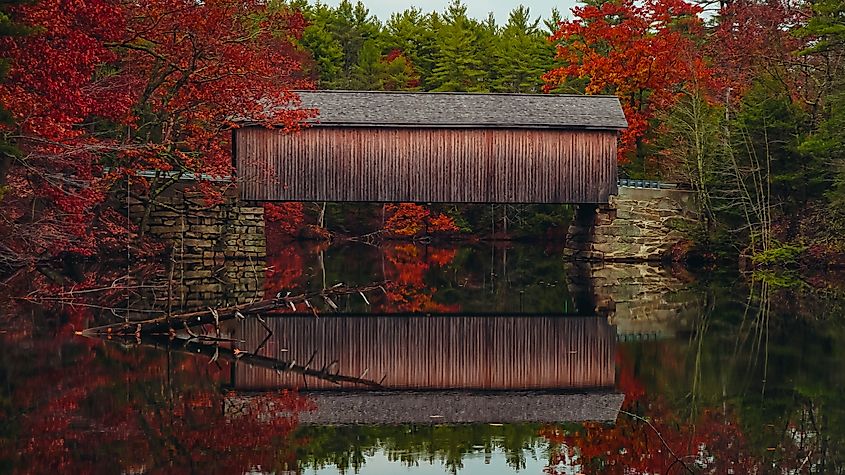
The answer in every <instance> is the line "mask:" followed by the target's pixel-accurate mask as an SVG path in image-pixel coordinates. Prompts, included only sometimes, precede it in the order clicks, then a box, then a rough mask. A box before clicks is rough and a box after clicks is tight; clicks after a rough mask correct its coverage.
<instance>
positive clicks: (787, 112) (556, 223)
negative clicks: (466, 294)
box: [0, 0, 845, 267]
mask: <svg viewBox="0 0 845 475" xmlns="http://www.w3.org/2000/svg"><path fill="white" fill-rule="evenodd" d="M0 9H2V10H0V12H1V13H0V55H2V58H3V59H2V68H0V75H1V76H2V83H0V100H2V106H3V111H2V121H3V125H2V129H0V130H2V144H0V147H1V148H0V153H2V163H0V186H2V190H3V196H2V201H3V206H2V208H0V213H2V217H3V219H2V221H1V222H0V234H1V235H2V236H0V256H2V260H3V262H2V264H3V265H4V266H5V267H16V266H20V265H26V264H31V263H33V262H37V261H48V260H50V259H53V258H54V257H56V256H61V255H67V254H68V253H70V254H75V255H96V254H98V253H101V252H109V250H117V249H125V247H124V246H125V245H126V244H127V242H129V243H133V246H134V247H133V249H134V250H135V252H137V253H143V252H144V251H145V249H146V247H145V246H137V245H135V243H137V242H138V238H139V231H138V230H137V229H135V228H134V227H133V225H132V224H131V223H128V222H127V221H126V219H125V217H124V216H123V215H122V214H121V211H120V210H121V205H120V203H121V200H125V197H126V196H127V194H128V195H134V196H136V197H138V198H140V199H144V200H147V201H152V200H154V199H155V197H156V196H157V195H158V194H159V193H161V192H162V191H164V190H165V189H167V188H168V187H169V186H170V185H172V184H173V182H174V181H175V180H176V178H177V177H178V176H180V175H184V174H186V173H192V174H206V175H213V176H217V175H225V174H228V173H229V172H230V164H229V160H228V146H229V144H228V134H227V133H226V127H228V125H229V124H228V123H227V118H228V117H229V116H230V114H231V111H233V110H237V111H243V112H245V113H246V112H250V113H254V114H260V113H262V112H264V111H259V110H258V107H257V101H258V99H261V98H265V99H266V98H270V99H273V100H276V101H280V102H285V101H295V96H294V95H292V94H290V92H289V91H291V90H295V89H300V88H323V89H372V90H407V91H471V92H505V93H508V92H509V93H537V94H541V93H572V94H615V95H617V96H618V97H619V98H620V99H621V101H622V104H623V107H624V109H625V112H626V116H627V118H628V121H629V123H630V128H629V129H628V130H627V131H626V132H625V133H624V134H623V135H622V137H621V148H620V155H619V163H620V167H621V170H622V174H623V176H629V177H632V178H653V179H660V180H664V181H672V182H680V183H684V184H686V185H689V186H690V187H692V188H693V189H694V190H696V191H697V192H698V193H699V195H700V198H701V200H700V201H701V208H702V213H703V216H704V217H705V219H704V220H703V222H702V225H701V226H700V227H697V228H695V229H688V230H686V231H687V232H688V233H689V234H690V237H691V239H692V240H693V241H694V242H695V245H696V246H697V247H698V249H699V250H700V251H701V252H703V253H705V254H708V255H713V256H715V255H729V254H734V255H735V254H737V253H743V254H745V255H747V256H749V257H751V258H753V259H754V262H756V263H757V264H759V265H769V264H781V263H786V264H790V263H797V262H803V263H813V264H817V265H822V264H823V265H827V264H831V263H833V264H836V263H838V264H845V258H843V254H845V243H844V242H843V241H845V240H843V239H842V236H843V235H845V211H843V205H845V150H843V147H844V146H843V142H845V136H843V135H845V92H843V91H845V84H843V82H845V3H844V2H843V1H841V0H816V1H789V2H786V1H779V0H769V1H761V0H742V1H736V0H735V1H730V2H728V1H724V2H721V3H715V2H702V3H696V2H686V1H683V0H648V1H645V2H636V3H635V2H633V1H630V0H605V1H601V0H588V1H587V2H586V3H583V4H581V5H580V6H578V7H576V8H575V9H574V10H573V11H572V12H559V11H552V12H532V11H530V10H529V9H528V8H527V7H524V6H517V7H516V8H515V9H514V10H513V12H512V13H511V14H510V17H509V19H508V21H507V23H506V24H504V25H500V24H497V23H496V22H495V21H494V19H493V17H492V16H490V17H488V18H485V19H474V18H469V17H468V16H467V13H466V7H465V6H464V5H463V4H462V3H461V2H460V1H458V0H456V1H454V2H452V3H451V4H450V5H449V6H448V7H447V8H446V9H445V11H442V12H426V11H422V10H419V9H409V10H406V11H404V12H401V13H396V14H394V15H392V16H391V17H390V18H386V19H377V18H375V17H374V16H372V15H371V14H370V13H369V11H368V10H367V8H366V5H365V4H363V3H360V2H359V3H355V4H352V3H350V2H348V1H343V2H341V3H340V4H339V5H338V6H337V7H331V6H327V5H322V4H312V3H309V2H306V1H302V0H295V1H291V2H284V1H271V2H269V3H265V2H262V1H257V0H248V1H234V0H211V1H206V2H201V3H194V2H191V1H184V0H154V1H145V2H139V3H132V2H125V1H122V0H79V1H74V2H69V1H66V0H39V1H35V2H22V1H19V0H11V1H7V2H4V3H3V4H2V5H0ZM541 15H542V16H541ZM292 103H293V104H295V102H292ZM562 113H563V112H562ZM306 116H307V114H306V113H304V112H301V111H291V110H280V111H275V112H273V113H272V114H271V115H266V116H264V121H265V122H266V124H267V125H271V124H273V125H282V126H283V127H284V128H285V129H286V130H287V131H295V130H296V129H297V128H298V127H299V123H300V121H301V120H302V119H303V118H305V117H306ZM140 170H155V171H157V172H156V173H153V174H151V175H150V176H138V174H137V172H138V171H140ZM199 186H200V187H201V188H203V189H204V190H205V191H206V192H207V193H208V196H209V199H210V200H212V201H213V200H214V199H215V196H216V195H217V193H218V192H219V191H220V190H219V189H215V187H214V186H212V184H211V183H210V182H209V183H201V184H200V185H199ZM570 212H571V210H570V209H569V208H568V207H565V206H557V207H553V206H546V207H525V206H493V207H491V206H474V207H467V206H462V207H457V206H441V207H436V208H430V207H425V206H417V205H400V206H381V205H378V206H375V205H374V206H360V207H356V208H354V209H353V208H351V207H349V206H339V205H329V206H325V205H324V204H320V203H315V204H288V205H283V206H270V207H268V217H269V218H270V219H271V220H272V221H274V222H276V223H278V226H279V227H280V229H281V231H282V232H284V233H287V234H289V235H291V236H295V235H298V234H300V233H301V232H302V231H301V230H302V229H303V227H304V226H305V225H312V228H313V225H322V226H323V227H325V228H328V229H329V230H330V231H331V232H333V233H335V234H345V235H359V234H366V233H369V232H373V231H376V230H378V229H379V228H384V229H385V230H386V231H387V234H388V235H390V236H393V237H400V236H406V237H417V238H419V237H422V236H428V235H438V234H440V235H450V236H456V235H460V236H463V237H481V236H488V237H489V236H490V235H495V236H498V237H520V236H533V237H542V236H553V237H555V238H559V237H560V235H561V234H562V232H564V231H565V229H563V228H564V227H565V222H566V218H567V216H568V215H569V213H570ZM491 233H492V234H491ZM306 234H307V235H309V236H311V237H314V236H324V235H325V234H324V233H321V232H318V231H315V230H314V229H311V230H310V231H309V232H307V233H306Z"/></svg>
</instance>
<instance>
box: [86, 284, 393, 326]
mask: <svg viewBox="0 0 845 475" xmlns="http://www.w3.org/2000/svg"><path fill="white" fill-rule="evenodd" d="M383 289H384V287H383V285H382V284H381V283H379V284H372V285H368V286H363V287H345V286H342V285H336V286H334V287H331V288H328V289H324V290H319V291H315V292H305V293H301V294H297V295H285V296H284V297H282V296H279V297H277V298H274V299H269V300H262V301H260V302H255V303H248V304H242V305H235V306H231V307H224V308H207V309H205V310H199V311H196V312H188V313H182V314H176V315H165V316H161V317H156V318H152V319H148V320H140V321H132V322H121V323H114V324H111V325H104V326H100V327H94V328H89V329H87V330H84V331H82V332H80V334H81V335H85V336H101V335H122V336H128V335H131V336H134V335H136V334H142V335H175V333H176V332H177V331H181V330H184V329H185V328H190V327H195V326H198V325H209V324H210V325H214V326H215V328H217V327H219V325H220V322H224V321H227V320H232V319H234V318H238V319H244V318H251V317H255V318H259V317H260V315H261V314H266V313H271V312H274V311H281V310H290V309H291V308H296V304H297V303H304V304H306V305H307V306H308V307H309V308H311V309H312V312H314V314H315V315H316V310H315V309H314V308H313V306H312V305H310V304H309V302H310V300H314V299H323V300H325V301H326V302H333V301H332V299H331V297H337V296H342V295H360V294H365V293H368V292H373V291H375V290H379V291H383Z"/></svg>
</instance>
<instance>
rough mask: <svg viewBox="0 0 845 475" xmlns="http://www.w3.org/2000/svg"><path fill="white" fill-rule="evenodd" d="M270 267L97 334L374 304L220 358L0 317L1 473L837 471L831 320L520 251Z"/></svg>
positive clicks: (71, 322) (74, 314)
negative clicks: (146, 322) (309, 296)
mask: <svg viewBox="0 0 845 475" xmlns="http://www.w3.org/2000/svg"><path fill="white" fill-rule="evenodd" d="M271 254H272V255H271V256H270V257H269V258H268V261H267V263H266V266H267V269H266V270H265V269H264V265H257V264H256V265H255V266H254V267H253V272H251V273H250V272H248V271H243V270H242V269H241V270H237V269H236V270H235V271H227V270H226V264H221V263H216V264H208V265H204V264H201V263H193V264H191V265H190V266H182V267H179V268H178V270H177V271H175V272H174V274H173V275H174V280H173V282H171V283H170V284H168V285H167V286H164V287H163V286H161V285H150V286H149V288H144V289H136V290H135V291H133V293H132V294H131V295H129V296H128V297H127V299H125V300H120V301H119V302H118V304H117V305H115V306H116V307H119V309H115V312H114V313H116V314H117V315H123V313H121V312H122V311H123V310H124V309H125V308H126V306H127V305H128V306H129V307H130V310H131V311H132V313H133V315H137V314H139V313H140V312H144V311H146V310H148V309H149V308H150V307H152V306H153V305H154V304H155V302H156V300H155V299H156V298H158V302H159V303H158V305H161V299H162V297H163V295H168V294H169V295H172V296H174V297H173V298H175V299H177V300H178V301H177V302H176V303H175V304H174V303H171V305H173V306H174V307H175V309H176V310H178V309H179V308H180V307H182V308H184V309H187V308H188V307H191V306H194V307H196V306H219V305H221V304H225V303H234V302H242V301H244V300H249V299H261V298H266V297H269V296H273V295H276V294H278V293H281V294H282V295H286V294H287V292H291V294H297V293H301V292H305V291H308V290H312V291H313V290H319V289H322V288H326V287H332V286H334V285H336V284H340V283H342V284H344V286H367V285H370V284H372V283H374V282H375V283H382V282H383V283H382V284H381V288H378V287H376V288H375V289H371V290H369V291H367V292H364V293H363V294H358V293H352V294H350V295H346V296H341V297H334V298H332V299H331V301H328V300H322V299H320V300H319V301H314V302H309V304H310V305H311V306H313V307H315V308H316V309H318V311H319V312H318V316H314V315H312V314H309V313H308V312H310V310H309V308H307V307H306V306H303V305H301V304H300V306H299V307H297V308H296V312H293V311H291V312H290V314H287V315H277V316H268V317H267V318H266V320H265V321H264V322H259V321H257V320H254V319H247V320H244V321H240V320H236V321H230V322H226V323H225V324H224V326H223V328H222V332H221V334H220V339H221V340H223V341H218V342H212V341H210V340H208V339H203V338H195V339H193V340H190V339H189V338H188V337H189V335H188V334H184V335H179V337H180V338H179V339H177V340H174V341H169V340H168V338H166V337H161V338H155V337H152V338H146V337H145V338H138V339H137V340H133V341H104V340H99V339H91V338H85V337H81V336H77V335H75V331H78V330H81V329H83V328H86V327H88V326H91V325H94V324H96V323H103V322H108V321H113V320H114V317H113V315H112V311H111V310H105V309H103V308H101V307H107V306H109V305H104V304H103V302H102V301H95V302H94V303H87V304H86V305H82V304H78V305H73V306H70V305H59V304H58V303H50V302H48V304H47V305H39V306H34V305H24V304H15V305H9V306H7V307H6V308H7V310H6V312H7V315H6V316H5V317H4V319H3V322H4V326H3V329H2V330H0V344H2V351H0V421H1V422H0V473H53V474H64V473H134V474H141V473H255V474H257V473H275V474H283V473H290V474H295V473H296V474H298V473H303V474H337V473H342V474H352V473H360V474H392V473H403V472H409V473H414V474H443V473H460V474H490V473H493V474H495V473H526V474H541V473H561V474H564V473H565V474H579V473H719V474H721V473H736V474H743V473H843V472H845V398H843V394H845V318H843V314H842V309H843V308H845V304H844V303H843V302H837V301H834V300H829V299H825V298H823V297H820V296H818V295H813V294H811V293H809V292H798V291H793V290H783V289H779V288H775V285H774V282H775V281H777V279H768V280H766V281H755V282H750V281H748V280H747V279H743V278H740V276H739V275H735V274H729V273H721V272H714V271H699V272H692V271H689V270H687V269H684V268H677V267H676V268H660V267H653V266H647V265H635V264H614V265H604V266H583V265H582V266H575V265H572V264H567V263H565V262H564V261H563V259H562V258H561V254H562V253H561V252H560V250H558V249H547V248H544V247H542V246H539V245H522V244H507V245H496V246H491V245H489V244H465V245H437V246H435V245H429V246H426V245H415V244H407V243H397V244H394V243H388V244H382V245H380V246H372V245H365V244H346V245H338V246H333V247H324V248H319V247H314V246H306V245H301V244H289V245H278V246H275V247H274V248H273V249H272V253H271ZM203 266H206V267H208V268H209V272H208V273H205V272H204V271H203ZM108 272H113V273H114V274H115V275H116V276H119V275H120V272H121V271H120V269H111V270H107V271H105V273H108ZM168 272H169V271H168ZM168 272H165V273H164V275H167V274H168ZM233 272H234V273H235V274H237V275H236V276H235V278H233V277H232V275H233ZM241 274H243V275H241ZM161 275H162V272H161V271H159V273H158V276H159V277H161ZM209 276H210V277H209ZM153 280H154V278H153ZM250 282H254V283H253V284H250ZM766 282H768V283H766ZM256 289H258V290H256ZM65 290H67V289H65ZM8 292H12V290H9V291H8ZM57 295H58V294H57ZM121 298H123V297H121ZM78 302H81V301H78ZM334 307H337V308H336V310H335V309H334ZM201 332H202V330H194V332H193V333H194V334H199V333H201ZM208 335H210V336H215V338H216V335H214V333H213V332H211V333H208ZM268 366H269V367H268Z"/></svg>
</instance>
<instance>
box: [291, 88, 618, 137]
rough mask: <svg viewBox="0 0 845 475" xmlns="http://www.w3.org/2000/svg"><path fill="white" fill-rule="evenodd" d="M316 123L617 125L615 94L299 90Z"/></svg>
mask: <svg viewBox="0 0 845 475" xmlns="http://www.w3.org/2000/svg"><path fill="white" fill-rule="evenodd" d="M298 94H299V96H300V98H301V100H302V107H304V108H309V109H318V110H319V116H318V117H317V119H315V124H318V125H324V126H348V127H491V128H554V129H580V128H586V129H607V130H619V129H624V128H626V127H627V126H628V123H627V121H626V120H625V114H624V113H623V112H622V107H621V105H620V104H619V99H617V98H616V97H614V96H579V95H553V94H480V93H432V92H375V91H372V92H371V91H298Z"/></svg>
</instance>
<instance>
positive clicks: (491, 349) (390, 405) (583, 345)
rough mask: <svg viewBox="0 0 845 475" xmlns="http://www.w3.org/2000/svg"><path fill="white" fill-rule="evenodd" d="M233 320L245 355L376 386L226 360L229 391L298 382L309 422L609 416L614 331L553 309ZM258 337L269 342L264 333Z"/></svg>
mask: <svg viewBox="0 0 845 475" xmlns="http://www.w3.org/2000/svg"><path fill="white" fill-rule="evenodd" d="M267 325H268V327H269V329H270V330H271V331H272V335H269V333H268V330H267V329H266V328H265V327H264V326H263V325H261V324H260V323H259V322H257V321H254V320H247V321H242V322H233V323H232V324H231V325H230V326H229V327H228V332H229V333H230V336H231V337H232V338H234V339H238V340H243V341H244V343H241V345H243V346H244V347H245V350H246V351H250V352H251V351H256V353H257V354H258V355H262V356H266V357H270V358H278V359H283V360H286V361H290V362H291V363H292V364H293V363H295V364H296V365H305V366H306V367H308V368H311V369H317V370H324V371H325V372H327V373H330V374H340V375H344V376H350V377H352V378H351V379H354V378H360V379H366V380H367V381H371V382H375V383H378V386H379V387H375V388H374V387H373V386H368V385H366V384H361V383H356V382H351V381H349V382H340V383H336V382H332V381H328V380H326V379H325V378H320V377H315V376H309V375H306V374H303V373H301V372H300V373H294V372H286V371H276V370H273V369H267V368H262V367H258V366H254V365H248V364H243V363H235V364H234V365H233V368H232V386H233V389H235V390H236V391H239V392H242V391H246V392H249V391H265V390H272V389H279V388H298V389H300V391H302V392H304V393H306V394H307V395H308V397H309V398H311V399H313V400H314V401H315V403H316V405H317V410H316V411H315V412H312V413H307V414H302V415H301V416H300V419H301V422H303V423H306V424H308V423H312V424H350V423H360V424H393V423H396V424H400V423H461V422H502V423H504V422H563V421H585V420H598V421H612V420H615V419H616V415H617V413H618V410H619V408H620V406H621V404H622V399H623V396H622V395H621V394H614V393H612V390H613V387H614V383H615V360H616V330H615V327H614V326H612V325H610V324H609V323H608V321H607V318H601V317H572V316H557V315H532V316H525V315H520V316H514V315H432V316H415V315H384V316H381V315H379V316H375V315H354V316H323V317H320V318H315V317H313V316H288V317H280V318H273V319H270V320H268V322H267ZM268 335H269V338H268Z"/></svg>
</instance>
